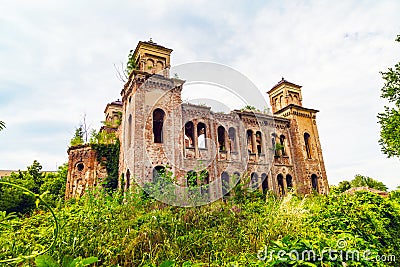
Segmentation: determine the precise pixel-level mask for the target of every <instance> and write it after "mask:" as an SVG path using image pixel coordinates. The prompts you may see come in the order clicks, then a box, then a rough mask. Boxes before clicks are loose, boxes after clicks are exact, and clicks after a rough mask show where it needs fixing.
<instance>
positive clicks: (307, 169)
mask: <svg viewBox="0 0 400 267" xmlns="http://www.w3.org/2000/svg"><path fill="white" fill-rule="evenodd" d="M268 94H269V98H270V103H271V106H272V112H273V114H274V116H278V117H283V118H287V119H290V150H291V153H292V155H293V162H294V171H295V173H296V180H297V181H296V184H297V187H298V188H297V189H298V192H300V193H303V194H308V193H311V192H313V191H316V192H318V193H322V194H326V193H328V190H329V187H328V180H327V177H326V170H325V164H324V160H323V158H322V149H321V143H320V141H319V135H318V129H317V123H316V114H317V112H318V110H315V109H309V108H305V107H303V104H302V95H301V86H300V85H297V84H294V83H291V82H288V81H286V80H285V79H284V78H282V80H281V81H279V82H278V83H277V84H276V85H275V86H274V87H272V89H271V90H269V91H268Z"/></svg>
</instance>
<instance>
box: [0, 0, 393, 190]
mask: <svg viewBox="0 0 400 267" xmlns="http://www.w3.org/2000/svg"><path fill="white" fill-rule="evenodd" d="M0 8H1V12H0V120H3V121H5V122H6V124H7V128H6V130H4V131H2V132H0V169H25V168H26V166H28V165H30V164H31V163H32V161H33V160H34V159H36V160H38V161H39V162H41V163H42V165H43V166H44V169H46V170H55V169H56V167H57V166H58V165H60V164H62V163H64V162H66V161H67V153H66V150H67V147H68V144H69V140H70V138H71V136H72V135H73V133H74V128H75V127H76V126H77V125H78V124H79V122H80V121H81V120H82V118H83V114H86V118H87V121H88V124H89V125H90V126H92V127H94V128H97V127H99V126H100V121H101V120H103V111H104V107H105V105H106V104H107V103H108V102H111V101H113V100H115V99H117V98H119V97H120V95H119V93H120V91H121V88H122V86H123V84H122V82H121V81H119V80H118V78H117V75H116V71H115V69H114V64H116V65H118V66H119V65H120V64H121V63H125V62H126V58H127V55H128V53H129V50H130V49H133V48H134V47H135V46H136V44H137V42H138V41H139V40H142V41H145V40H148V39H149V38H150V37H152V38H153V40H154V41H155V42H157V43H159V44H162V45H164V46H166V47H169V48H172V49H174V52H173V54H172V65H177V64H182V63H186V62H192V61H211V62H217V63H221V64H225V65H228V66H230V67H232V68H234V69H236V70H238V71H239V72H241V73H242V74H244V75H246V76H247V77H248V78H249V79H250V80H251V81H252V82H253V83H254V84H255V85H256V86H257V87H258V88H259V90H260V91H261V92H262V93H263V94H265V92H266V91H268V90H269V89H270V88H271V87H272V86H273V85H274V84H276V83H277V82H278V81H279V80H280V79H281V77H282V76H283V77H285V79H287V80H289V81H291V82H294V83H297V84H300V85H302V86H303V105H304V106H305V107H309V108H315V109H318V110H320V113H319V114H318V118H317V119H318V126H319V133H320V138H321V143H322V148H323V153H324V159H325V165H326V168H327V174H328V179H329V182H330V183H331V184H337V183H338V181H341V180H344V179H351V178H352V177H354V175H355V174H357V173H360V174H363V175H368V176H371V177H374V178H376V179H378V180H381V181H383V182H384V183H385V184H387V185H388V186H389V187H390V188H391V189H393V188H395V186H397V185H400V162H399V160H398V159H387V158H386V157H385V156H384V155H382V153H381V152H380V147H379V145H378V139H379V125H378V124H377V119H376V115H377V113H378V112H380V111H382V110H383V106H384V105H385V104H386V102H385V101H384V100H381V99H380V97H379V96H380V88H381V87H382V85H383V81H382V79H381V76H380V74H379V72H380V71H385V70H386V69H387V68H388V67H391V66H393V65H394V64H395V63H396V62H398V61H400V45H399V44H398V43H396V42H395V41H394V39H395V37H396V35H397V34H400V16H399V10H400V1H397V0H393V1H132V0H130V1H111V0H109V1H106V0H99V1H73V0H68V1H66V0H65V1H61V0H60V1H50V0H49V1H42V0H36V1H1V3H0ZM265 96H266V95H265Z"/></svg>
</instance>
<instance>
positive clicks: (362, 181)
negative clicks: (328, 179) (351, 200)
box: [331, 174, 388, 192]
mask: <svg viewBox="0 0 400 267" xmlns="http://www.w3.org/2000/svg"><path fill="white" fill-rule="evenodd" d="M361 186H365V187H369V188H374V189H377V190H381V191H387V189H388V188H387V186H386V185H384V184H383V183H382V182H379V181H377V180H375V179H373V178H371V177H368V176H363V175H361V174H356V175H355V176H354V179H353V180H351V181H342V182H340V183H339V185H338V186H331V191H337V192H345V191H346V190H349V189H350V188H354V187H361Z"/></svg>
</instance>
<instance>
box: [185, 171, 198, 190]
mask: <svg viewBox="0 0 400 267" xmlns="http://www.w3.org/2000/svg"><path fill="white" fill-rule="evenodd" d="M186 185H187V186H188V187H194V186H197V173H196V172H195V171H188V172H187V174H186Z"/></svg>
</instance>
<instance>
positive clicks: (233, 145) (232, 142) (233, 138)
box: [228, 127, 236, 152]
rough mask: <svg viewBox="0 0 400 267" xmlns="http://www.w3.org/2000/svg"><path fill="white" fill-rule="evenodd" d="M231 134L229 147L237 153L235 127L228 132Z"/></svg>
mask: <svg viewBox="0 0 400 267" xmlns="http://www.w3.org/2000/svg"><path fill="white" fill-rule="evenodd" d="M228 134H229V146H230V149H231V151H232V152H235V151H236V130H235V128H233V127H230V128H229V130H228Z"/></svg>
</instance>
